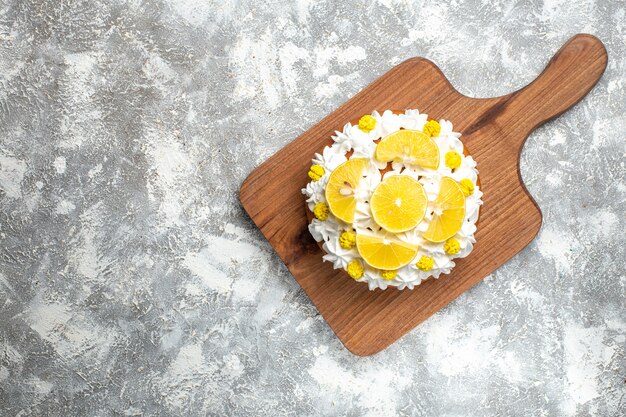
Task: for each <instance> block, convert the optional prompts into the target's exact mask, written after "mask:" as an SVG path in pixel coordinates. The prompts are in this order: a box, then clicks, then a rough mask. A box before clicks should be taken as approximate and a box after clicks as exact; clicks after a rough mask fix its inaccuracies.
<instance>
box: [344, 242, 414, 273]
mask: <svg viewBox="0 0 626 417" xmlns="http://www.w3.org/2000/svg"><path fill="white" fill-rule="evenodd" d="M356 248H357V250H358V251H359V254H360V255H361V257H363V260H364V261H365V262H367V264H368V265H370V266H372V267H374V268H378V269H384V270H395V269H398V268H402V267H403V266H405V265H408V264H409V263H411V261H412V260H413V258H415V255H416V254H417V246H415V245H411V244H410V243H406V242H403V241H401V240H400V239H397V238H395V237H392V236H388V237H383V236H377V235H368V234H361V233H357V235H356Z"/></svg>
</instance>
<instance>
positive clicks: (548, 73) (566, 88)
mask: <svg viewBox="0 0 626 417" xmlns="http://www.w3.org/2000/svg"><path fill="white" fill-rule="evenodd" d="M607 60H608V55H607V52H606V48H605V47H604V45H603V44H602V42H601V41H600V40H599V39H598V38H596V37H595V36H593V35H588V34H578V35H576V36H574V37H572V38H570V40H568V41H567V43H565V45H563V47H562V48H561V49H560V50H559V51H558V52H557V53H556V54H555V55H554V57H552V59H551V60H550V62H549V63H548V65H547V66H546V68H545V69H544V70H543V72H542V73H541V74H540V75H539V76H538V77H537V78H536V79H535V80H534V81H533V82H532V83H530V84H529V85H527V86H526V87H524V88H522V89H521V90H518V91H516V92H514V93H512V94H510V95H508V96H505V97H502V99H503V100H502V101H501V104H500V106H502V107H501V108H502V110H501V113H500V115H499V117H497V119H499V121H500V122H501V123H503V124H502V125H503V126H507V125H508V126H511V125H514V126H517V127H520V128H521V129H519V130H518V131H522V132H524V133H525V134H526V135H527V134H529V133H530V132H531V131H532V130H533V129H535V128H536V127H538V126H540V125H542V124H543V123H545V122H547V121H548V120H550V119H552V118H554V117H556V116H558V115H560V114H561V113H563V112H564V111H566V110H567V109H569V108H570V107H572V106H574V105H575V104H576V103H578V102H579V101H580V100H581V99H582V98H583V97H584V96H585V95H586V94H587V93H588V92H589V91H590V90H591V89H592V88H593V86H594V85H595V84H596V83H597V82H598V80H599V79H600V77H601V76H602V74H603V73H604V69H605V68H606V64H607ZM500 106H497V107H500ZM524 139H525V138H524Z"/></svg>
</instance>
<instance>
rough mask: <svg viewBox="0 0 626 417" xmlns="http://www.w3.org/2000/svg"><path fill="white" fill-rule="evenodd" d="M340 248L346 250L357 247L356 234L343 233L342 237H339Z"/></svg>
mask: <svg viewBox="0 0 626 417" xmlns="http://www.w3.org/2000/svg"><path fill="white" fill-rule="evenodd" d="M339 246H341V247H342V248H344V249H352V248H353V247H355V246H356V233H354V232H349V231H347V232H343V233H342V234H341V236H339Z"/></svg>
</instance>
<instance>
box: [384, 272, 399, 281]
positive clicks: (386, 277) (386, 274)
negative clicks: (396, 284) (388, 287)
mask: <svg viewBox="0 0 626 417" xmlns="http://www.w3.org/2000/svg"><path fill="white" fill-rule="evenodd" d="M380 275H381V276H382V277H383V279H384V280H385V281H391V280H392V279H394V278H395V277H396V275H397V274H396V271H382V272H381V273H380Z"/></svg>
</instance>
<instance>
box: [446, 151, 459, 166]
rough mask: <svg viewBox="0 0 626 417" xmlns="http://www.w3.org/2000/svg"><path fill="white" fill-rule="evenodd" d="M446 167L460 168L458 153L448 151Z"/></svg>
mask: <svg viewBox="0 0 626 417" xmlns="http://www.w3.org/2000/svg"><path fill="white" fill-rule="evenodd" d="M446 166H447V167H448V168H451V169H457V168H458V167H460V166H461V155H460V154H459V153H458V152H455V151H450V152H447V153H446Z"/></svg>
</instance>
